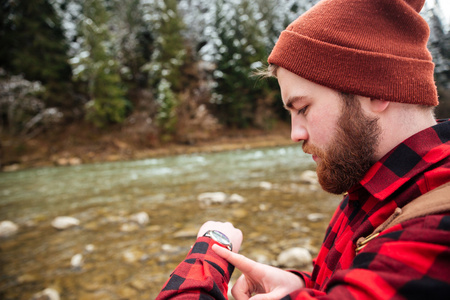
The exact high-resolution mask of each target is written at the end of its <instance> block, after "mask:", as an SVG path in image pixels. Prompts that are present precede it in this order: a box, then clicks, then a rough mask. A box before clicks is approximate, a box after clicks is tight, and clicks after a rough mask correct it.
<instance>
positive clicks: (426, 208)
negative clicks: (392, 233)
mask: <svg viewBox="0 0 450 300" xmlns="http://www.w3.org/2000/svg"><path fill="white" fill-rule="evenodd" d="M445 212H450V182H447V183H445V184H443V185H441V186H439V187H437V188H435V189H433V190H431V191H429V192H428V193H425V194H423V195H422V196H420V197H418V198H416V199H414V200H412V201H411V202H409V203H408V204H406V205H405V206H403V207H402V208H400V207H397V208H396V209H395V211H394V213H393V214H392V215H391V216H390V217H389V218H388V219H387V220H386V221H385V222H384V223H382V224H381V225H380V226H378V227H377V228H376V229H375V230H374V232H373V233H372V234H370V235H369V236H367V237H360V238H359V239H358V241H357V242H356V250H355V251H356V253H358V252H359V251H360V250H361V249H362V248H364V247H365V246H366V244H367V243H368V242H370V241H371V240H372V239H374V238H376V237H377V236H378V235H379V234H380V232H382V231H384V230H386V229H388V228H391V227H392V226H395V225H397V224H400V223H402V222H405V221H408V220H411V219H415V218H420V217H424V216H428V215H434V214H439V213H445Z"/></svg>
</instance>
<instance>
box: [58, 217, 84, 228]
mask: <svg viewBox="0 0 450 300" xmlns="http://www.w3.org/2000/svg"><path fill="white" fill-rule="evenodd" d="M78 225H80V220H78V219H77V218H73V217H66V216H63V217H56V218H55V219H54V220H53V221H52V226H53V227H54V228H56V229H59V230H63V229H67V228H70V227H73V226H78Z"/></svg>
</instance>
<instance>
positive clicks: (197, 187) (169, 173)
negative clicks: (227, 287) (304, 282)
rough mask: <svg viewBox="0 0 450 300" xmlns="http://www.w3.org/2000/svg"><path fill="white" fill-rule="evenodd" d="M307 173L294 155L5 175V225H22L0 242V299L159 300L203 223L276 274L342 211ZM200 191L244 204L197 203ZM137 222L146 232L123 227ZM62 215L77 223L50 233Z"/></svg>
mask: <svg viewBox="0 0 450 300" xmlns="http://www.w3.org/2000/svg"><path fill="white" fill-rule="evenodd" d="M314 168H315V164H314V162H313V161H312V160H311V159H310V158H309V157H308V156H306V155H305V154H303V152H302V151H301V148H300V147H299V146H298V145H296V146H288V147H277V148H264V149H251V150H238V151H229V152H222V153H212V154H195V155H179V156H172V157H164V158H154V159H146V160H140V161H129V162H114V163H98V164H87V165H80V166H72V167H53V168H37V169H29V170H23V171H17V172H11V173H0V221H4V220H10V221H13V222H14V223H16V224H17V225H19V231H18V233H17V234H15V235H14V236H11V237H8V238H3V239H0V265H1V269H0V271H1V273H0V298H1V299H27V300H28V299H32V297H33V295H35V294H36V293H37V292H39V291H42V290H44V289H46V288H53V289H55V290H57V291H58V292H59V294H60V296H61V299H154V298H155V297H156V295H157V293H158V291H159V290H160V288H161V286H162V284H163V283H164V282H165V281H166V280H167V278H168V276H169V274H170V273H171V271H172V270H173V268H174V267H175V266H176V265H177V264H178V263H179V262H180V261H181V260H182V259H183V258H184V256H185V255H186V253H187V251H188V250H189V248H190V246H191V245H192V243H193V241H194V240H195V239H194V236H195V233H196V231H197V229H198V228H199V227H200V225H201V224H202V223H203V222H205V221H207V220H217V221H230V222H232V223H233V224H234V225H235V226H236V227H238V228H240V229H241V230H242V231H243V233H244V243H243V245H242V248H241V249H242V250H241V253H242V254H244V255H247V256H249V257H251V258H253V259H258V260H259V261H262V262H266V263H270V264H276V258H277V255H278V254H279V253H280V252H281V251H283V250H285V249H288V248H291V247H295V246H301V247H304V248H307V249H308V250H309V251H310V252H311V254H312V255H313V256H314V255H316V254H317V250H318V247H319V246H320V243H321V240H322V238H323V235H324V231H325V229H326V225H327V223H328V221H329V219H330V217H331V214H332V212H333V211H334V208H335V207H336V206H337V205H338V203H339V201H340V197H337V196H333V195H330V194H327V193H325V192H323V191H322V190H321V189H320V186H318V185H315V184H306V183H303V182H302V180H301V174H302V172H303V171H305V170H314ZM205 192H223V193H225V194H227V195H232V194H237V195H239V196H241V197H242V198H243V199H245V201H244V202H243V203H240V202H236V203H224V204H211V205H203V204H202V203H200V202H199V201H198V196H199V195H200V194H202V193H205ZM141 212H145V213H146V214H147V215H148V216H149V222H148V223H147V224H143V225H140V226H139V225H137V224H136V223H134V222H131V221H130V219H131V218H132V216H133V215H135V214H137V213H141ZM311 214H315V215H311ZM58 216H71V217H74V218H77V219H78V220H79V221H80V225H78V226H74V227H71V228H69V229H66V230H57V229H55V228H53V227H52V225H51V222H52V221H53V219H54V218H56V217H58ZM308 216H309V217H308ZM311 216H313V217H311ZM77 254H81V256H79V257H82V260H81V261H82V264H80V265H79V266H78V267H73V266H72V265H71V259H72V257H73V256H74V255H77ZM238 275H239V272H238V271H237V272H235V275H233V279H232V280H235V278H236V277H237V276H238Z"/></svg>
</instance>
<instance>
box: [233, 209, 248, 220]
mask: <svg viewBox="0 0 450 300" xmlns="http://www.w3.org/2000/svg"><path fill="white" fill-rule="evenodd" d="M232 214H233V217H235V218H245V217H247V216H248V212H247V211H246V210H245V209H235V210H233V212H232Z"/></svg>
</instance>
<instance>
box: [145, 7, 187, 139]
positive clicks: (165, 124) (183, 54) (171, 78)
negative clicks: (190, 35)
mask: <svg viewBox="0 0 450 300" xmlns="http://www.w3.org/2000/svg"><path fill="white" fill-rule="evenodd" d="M153 10H154V12H153V14H152V20H153V22H154V26H155V32H156V36H157V38H156V43H155V51H154V53H153V57H152V61H151V62H150V64H148V66H147V67H148V69H149V73H150V81H151V82H152V85H153V86H154V87H155V88H156V91H157V93H158V94H157V103H158V112H157V116H156V119H157V121H158V125H159V129H160V130H161V133H162V136H163V140H169V139H171V138H172V137H173V135H174V134H175V133H176V129H177V116H178V113H177V109H178V106H179V104H180V99H179V96H178V95H179V94H180V93H181V91H182V90H183V88H184V84H183V83H184V78H185V74H184V73H183V72H182V70H183V68H184V67H185V65H186V64H187V58H188V55H187V51H186V47H185V40H184V38H183V36H182V31H183V30H184V27H185V26H184V23H183V20H182V18H181V16H180V15H179V12H178V4H177V0H158V1H155V3H154V4H153Z"/></svg>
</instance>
